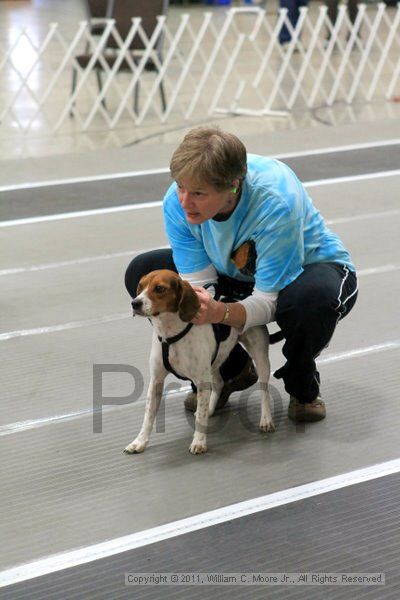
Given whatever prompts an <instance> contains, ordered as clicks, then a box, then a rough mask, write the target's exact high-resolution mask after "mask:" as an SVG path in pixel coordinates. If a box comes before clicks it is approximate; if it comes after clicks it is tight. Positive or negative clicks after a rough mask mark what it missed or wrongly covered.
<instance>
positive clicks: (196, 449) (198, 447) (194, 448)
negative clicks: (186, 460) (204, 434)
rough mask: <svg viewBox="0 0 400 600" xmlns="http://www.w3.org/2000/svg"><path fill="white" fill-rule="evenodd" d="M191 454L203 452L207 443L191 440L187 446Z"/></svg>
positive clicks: (205, 450)
mask: <svg viewBox="0 0 400 600" xmlns="http://www.w3.org/2000/svg"><path fill="white" fill-rule="evenodd" d="M189 452H190V453H191V454H204V452H207V444H206V443H204V442H192V443H191V444H190V447H189Z"/></svg>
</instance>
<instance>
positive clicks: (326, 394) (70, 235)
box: [0, 120, 400, 600]
mask: <svg viewBox="0 0 400 600" xmlns="http://www.w3.org/2000/svg"><path fill="white" fill-rule="evenodd" d="M241 137H242V139H243V140H244V142H245V143H246V146H247V148H248V150H249V151H250V152H259V153H265V154H269V155H274V156H280V157H281V159H282V160H284V161H286V162H288V163H289V164H290V165H291V166H292V167H293V168H294V169H295V170H296V172H297V173H298V174H299V176H300V177H301V179H302V180H303V181H304V182H305V183H306V186H307V189H308V190H309V193H310V195H311V197H312V198H313V201H314V203H315V204H316V206H317V207H318V208H319V210H320V211H321V212H322V214H323V215H324V216H325V218H326V220H327V221H328V223H329V224H330V226H331V227H332V228H333V229H334V231H336V232H337V233H338V234H339V235H340V236H341V237H342V239H343V240H344V242H345V244H346V245H347V247H348V248H349V250H350V252H351V255H352V257H353V260H354V262H355V264H356V266H357V269H358V274H359V285H360V293H359V299H358V302H357V304H356V306H355V308H354V309H353V312H352V313H351V314H350V315H349V316H348V317H347V318H346V319H345V320H344V321H343V322H342V323H341V324H340V325H339V327H338V329H337V332H336V334H335V336H334V338H333V340H332V342H331V344H330V346H329V348H328V349H327V350H326V351H325V352H324V353H323V354H322V355H321V357H320V360H319V367H320V372H321V377H322V394H323V398H324V399H325V401H326V403H327V411H328V416H327V418H326V420H325V421H323V422H320V423H317V424H311V425H306V426H296V425H295V424H294V423H292V422H291V421H289V420H288V419H287V415H286V411H287V405H288V397H287V395H286V394H285V392H284V390H283V388H282V386H281V382H279V381H277V380H275V379H273V378H272V379H271V392H272V396H273V399H274V413H275V421H276V424H277V431H276V432H275V433H274V434H268V435H267V434H260V433H258V431H257V421H258V419H259V411H260V406H259V402H258V395H257V391H255V390H253V391H252V390H248V391H246V392H245V393H242V394H241V395H239V394H237V395H234V396H233V397H232V399H231V401H230V403H229V404H228V405H227V407H226V408H225V409H224V410H223V411H222V412H221V413H219V414H217V415H216V416H214V417H213V418H212V421H211V429H212V431H211V433H210V436H209V451H208V453H207V454H206V455H201V456H192V455H190V454H189V453H188V447H189V444H190V439H191V434H192V428H193V417H192V416H191V415H187V414H186V413H185V411H184V407H183V398H184V397H185V394H186V393H187V389H188V388H187V385H186V383H185V382H180V381H177V380H175V379H174V378H173V377H172V376H170V378H169V379H168V380H167V393H166V397H165V402H163V409H162V410H161V413H160V417H159V419H158V420H157V428H156V430H155V431H154V432H153V435H152V438H151V440H150V444H149V446H148V448H147V449H146V451H145V453H144V454H142V455H131V456H127V455H124V454H123V453H122V451H123V448H124V447H125V446H126V445H127V444H128V443H129V442H130V441H131V440H132V439H133V437H134V436H135V435H136V433H137V432H138V430H139V428H140V425H141V421H142V417H143V411H144V398H145V391H146V387H147V383H148V357H149V350H150V342H151V330H150V325H149V323H148V322H147V320H145V319H139V318H136V319H132V317H131V313H130V299H129V298H128V296H127V294H126V292H125V289H124V285H123V276H124V270H125V268H126V266H127V264H128V262H129V260H130V258H131V257H132V256H134V255H135V254H136V253H138V252H141V251H143V250H147V249H150V248H153V247H160V246H164V245H166V238H165V234H164V232H163V223H162V211H161V199H162V195H163V191H164V190H165V188H166V186H167V185H168V182H169V175H168V170H167V167H168V159H169V156H170V154H171V153H172V151H173V149H174V148H175V144H170V145H168V144H164V145H160V146H158V147H157V151H156V152H155V151H154V147H151V146H145V147H141V148H139V147H137V146H132V147H129V148H124V149H115V150H112V151H111V150H108V151H99V152H98V153H96V155H95V156H94V155H93V154H87V155H70V156H69V158H68V160H65V157H61V156H53V157H50V158H46V159H45V158H41V159H40V158H37V159H35V160H32V159H31V160H27V161H21V160H20V161H16V160H15V161H12V160H10V161H6V162H4V163H3V166H4V167H5V168H4V170H3V175H2V186H1V188H0V192H1V193H0V208H1V222H0V229H1V237H2V248H3V249H2V252H1V258H0V260H1V264H0V279H1V283H2V285H3V289H4V293H3V296H2V297H3V301H2V327H1V331H2V333H1V334H0V352H1V353H2V356H1V364H2V367H3V368H2V372H3V382H2V391H3V399H2V422H1V425H0V438H1V439H0V444H1V446H2V460H1V465H0V470H1V482H2V500H1V505H2V520H1V525H0V528H1V540H2V544H1V548H0V570H1V572H0V585H1V586H4V587H3V589H2V594H1V595H2V598H7V599H13V600H14V599H15V600H16V599H17V598H30V599H33V598H34V599H39V598H57V599H58V598H62V599H64V598H66V599H67V598H68V599H71V598H83V597H84V598H107V599H108V598H128V597H129V598H131V597H135V598H164V597H165V598H178V597H179V598H208V597H209V596H210V593H216V592H218V594H219V596H220V597H222V598H225V597H226V598H228V597H234V598H247V597H249V598H250V597H251V598H261V597H265V595H266V594H268V597H271V598H296V599H297V598H312V599H314V598H321V599H322V598H324V599H326V598H329V599H331V598H335V599H336V598H350V597H352V598H374V599H377V598H379V599H380V598H385V599H389V598H397V597H398V588H399V584H400V581H399V579H400V573H399V567H398V560H397V557H398V548H399V544H400V536H399V529H398V517H399V514H398V511H399V508H398V501H397V499H398V495H399V484H400V476H399V474H398V473H399V471H400V460H399V450H398V448H399V443H398V431H397V427H398V422H399V416H400V408H399V405H398V401H397V393H398V387H399V386H398V384H399V374H398V373H399V371H398V362H399V358H400V322H399V319H398V297H399V294H400V277H399V274H400V263H399V219H400V208H399V206H398V189H399V185H400V152H399V149H400V125H399V121H398V120H397V121H396V120H382V121H376V122H373V123H370V124H369V126H368V127H365V126H363V125H362V124H360V123H358V124H357V123H355V124H348V125H342V126H338V127H335V128H323V127H322V128H320V129H319V130H318V135H314V134H313V135H310V131H308V130H297V131H282V132H281V133H280V134H279V135H276V134H274V135H265V136H257V137H251V136H246V135H242V136H241ZM273 330H274V326H272V327H271V331H273ZM282 360H283V358H282V355H281V345H280V344H278V345H276V346H274V347H272V348H271V362H272V367H273V370H275V369H277V368H279V367H280V366H281V364H282ZM94 365H97V367H96V368H95V376H94V375H93V373H94ZM99 365H103V366H102V367H101V366H99ZM121 365H122V367H121ZM127 365H128V367H127ZM118 366H119V367H118ZM129 367H130V370H131V371H132V367H135V368H136V369H137V370H138V371H137V373H139V374H140V375H139V374H137V375H136V376H135V377H132V373H128V372H127V370H128V368H129ZM118 368H120V371H117V369H118ZM100 369H103V371H104V373H103V376H102V379H101V375H99V371H100ZM142 386H143V387H142ZM100 392H101V393H102V395H103V397H104V398H105V399H104V400H103V401H101V400H100V399H99V395H100ZM132 392H134V394H133V395H134V397H135V398H134V399H133V400H132V399H131V400H129V396H130V395H131V396H132ZM107 397H108V398H109V399H108V400H107ZM118 397H119V398H120V400H119V403H118ZM124 398H125V399H124ZM101 404H103V406H102V411H101V412H100V410H99V409H100V407H101ZM94 405H95V406H96V407H97V409H98V410H97V412H96V411H95V412H93V406H94ZM100 429H101V432H100ZM128 572H130V573H143V572H146V573H175V572H176V573H183V572H185V573H206V572H218V573H242V572H243V573H253V572H257V573H258V572H262V573H284V572H287V573H306V572H307V573H322V572H325V573H343V572H347V573H384V574H385V583H384V585H383V584H381V585H360V584H358V585H353V586H351V587H349V586H348V585H332V584H331V585H321V584H318V583H315V582H314V585H307V586H304V585H296V586H294V585H288V584H287V583H286V584H282V583H281V584H280V585H274V586H272V585H270V586H268V587H266V586H265V585H256V586H255V585H234V586H233V585H232V584H231V585H227V584H225V585H219V587H218V590H216V588H215V587H213V588H212V589H211V588H210V587H209V586H207V585H198V584H197V585H190V586H188V585H179V586H169V585H164V586H156V585H147V586H135V587H134V588H133V587H131V586H126V585H125V573H128Z"/></svg>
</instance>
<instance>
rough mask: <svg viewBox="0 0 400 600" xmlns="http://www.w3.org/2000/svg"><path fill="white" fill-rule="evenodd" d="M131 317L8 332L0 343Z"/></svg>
mask: <svg viewBox="0 0 400 600" xmlns="http://www.w3.org/2000/svg"><path fill="white" fill-rule="evenodd" d="M129 317H130V315H129V313H120V314H115V315H105V316H104V317H98V318H96V319H88V320H87V321H72V322H71V323H62V324H61V325H50V326H48V327H36V328H35V329H19V330H17V331H7V332H5V333H1V334H0V342H5V341H6V340H11V339H14V338H18V337H26V336H29V335H41V334H43V333H54V332H56V331H65V330H67V329H76V328H77V327H90V325H98V324H99V323H110V322H112V321H120V320H121V319H128V318H129Z"/></svg>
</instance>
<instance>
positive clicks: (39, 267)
mask: <svg viewBox="0 0 400 600" xmlns="http://www.w3.org/2000/svg"><path fill="white" fill-rule="evenodd" d="M397 215H400V209H394V210H386V211H381V212H374V213H364V214H361V215H353V216H351V217H339V218H337V219H326V220H325V223H326V224H327V225H337V224H339V223H340V224H341V223H352V222H355V221H363V220H369V219H379V218H386V217H395V216H397ZM160 248H167V246H157V248H147V250H155V249H160ZM145 251H146V249H141V250H128V251H126V252H113V253H111V254H100V255H98V256H87V257H83V258H75V259H71V260H63V261H60V262H55V263H47V264H44V265H31V266H29V267H14V268H10V269H2V270H0V277H1V276H3V275H16V274H18V273H30V272H34V271H45V270H46V269H58V268H61V267H70V266H74V265H82V264H85V263H91V262H95V261H102V260H109V259H114V258H120V257H124V256H132V257H134V256H136V255H137V254H141V253H142V252H145ZM395 268H396V267H395Z"/></svg>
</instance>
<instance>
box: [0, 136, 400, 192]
mask: <svg viewBox="0 0 400 600" xmlns="http://www.w3.org/2000/svg"><path fill="white" fill-rule="evenodd" d="M398 144H400V139H391V140H379V141H375V142H365V143H360V144H348V145H347V146H346V145H345V146H328V147H327V148H315V149H312V150H301V151H298V152H288V153H284V154H277V155H276V156H275V158H278V159H282V158H295V157H296V156H298V157H302V156H316V155H318V154H330V153H332V152H351V151H353V150H366V149H368V148H380V147H383V146H394V145H398ZM168 172H169V168H168V167H160V168H158V169H143V170H141V171H125V172H121V173H106V174H102V175H86V176H82V177H66V178H64V179H53V180H52V179H48V180H43V181H31V182H29V181H28V182H24V183H16V184H9V185H2V186H0V192H10V191H16V190H26V189H32V188H41V187H50V186H53V185H69V184H74V183H90V182H92V181H107V180H110V179H124V178H128V177H141V176H143V175H158V174H162V173H168Z"/></svg>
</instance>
